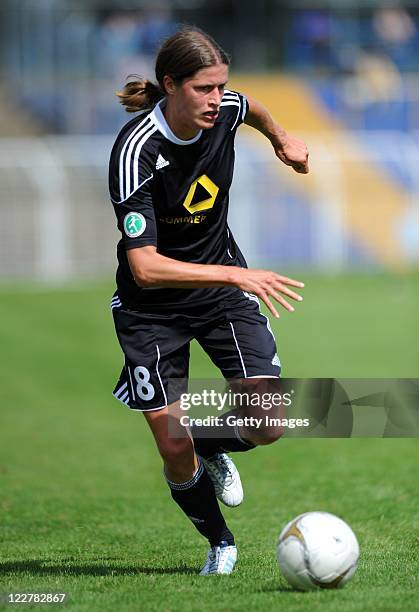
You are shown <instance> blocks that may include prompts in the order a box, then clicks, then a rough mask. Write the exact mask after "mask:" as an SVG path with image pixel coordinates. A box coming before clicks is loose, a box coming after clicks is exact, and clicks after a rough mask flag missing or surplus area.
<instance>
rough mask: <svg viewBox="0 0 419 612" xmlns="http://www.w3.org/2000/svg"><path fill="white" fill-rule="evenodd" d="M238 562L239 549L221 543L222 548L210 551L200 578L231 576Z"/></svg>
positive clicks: (217, 547) (213, 548) (215, 547)
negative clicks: (215, 575) (218, 575)
mask: <svg viewBox="0 0 419 612" xmlns="http://www.w3.org/2000/svg"><path fill="white" fill-rule="evenodd" d="M236 561H237V547H236V546H231V545H229V544H227V542H221V545H220V546H213V547H212V548H210V549H209V551H208V555H207V560H206V561H205V565H204V567H203V568H202V570H201V571H200V572H199V575H200V576H211V575H214V574H225V575H226V574H231V572H232V571H233V569H234V566H235V565H236Z"/></svg>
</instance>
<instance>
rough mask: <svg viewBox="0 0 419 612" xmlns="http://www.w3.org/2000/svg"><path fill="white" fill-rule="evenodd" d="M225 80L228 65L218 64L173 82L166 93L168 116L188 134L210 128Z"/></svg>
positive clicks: (213, 121)
mask: <svg viewBox="0 0 419 612" xmlns="http://www.w3.org/2000/svg"><path fill="white" fill-rule="evenodd" d="M227 80H228V66H226V65H225V64H218V65H216V66H210V67H209V68H202V69H201V70H198V72H196V73H195V74H194V75H193V76H192V77H189V78H187V79H184V80H183V81H182V83H181V84H179V85H174V87H173V89H172V91H173V93H172V94H171V95H169V96H168V97H169V100H168V102H169V104H170V106H171V110H172V112H173V115H172V118H173V119H174V120H175V121H176V123H177V125H178V127H179V128H180V129H181V130H182V131H183V133H184V134H186V133H187V132H188V133H189V137H192V136H193V135H195V134H196V133H197V132H198V130H200V129H203V130H206V129H209V128H212V127H213V125H214V123H215V120H216V119H217V117H218V113H219V109H220V104H221V98H222V97H223V93H224V87H225V85H226V83H227Z"/></svg>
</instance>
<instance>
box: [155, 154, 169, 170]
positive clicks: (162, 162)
mask: <svg viewBox="0 0 419 612" xmlns="http://www.w3.org/2000/svg"><path fill="white" fill-rule="evenodd" d="M169 164H170V162H168V161H167V159H164V157H163V156H162V155H160V153H159V156H158V158H157V161H156V170H161V169H162V168H164V167H165V166H168V165H169Z"/></svg>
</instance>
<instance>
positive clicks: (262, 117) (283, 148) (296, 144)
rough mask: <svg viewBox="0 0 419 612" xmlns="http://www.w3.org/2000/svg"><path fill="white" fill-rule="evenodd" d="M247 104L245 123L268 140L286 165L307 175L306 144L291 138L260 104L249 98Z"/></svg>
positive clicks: (293, 137)
mask: <svg viewBox="0 0 419 612" xmlns="http://www.w3.org/2000/svg"><path fill="white" fill-rule="evenodd" d="M246 97H247V96H246ZM247 103H248V112H247V115H246V118H245V120H244V122H245V123H246V124H247V125H250V126H251V127H253V128H255V129H256V130H258V131H259V132H261V133H262V134H263V135H264V136H266V138H268V140H269V141H270V142H271V144H272V146H273V149H274V151H275V155H276V156H277V157H279V159H280V160H281V161H282V162H284V164H287V166H291V167H292V168H294V170H295V171H296V172H300V173H301V174H307V172H308V150H307V147H306V145H305V143H304V142H303V141H302V140H300V139H299V138H296V137H295V136H291V134H288V133H287V132H286V131H285V130H284V129H283V128H282V127H281V126H280V125H278V124H277V123H276V121H274V119H273V118H272V116H271V114H270V113H269V111H268V110H267V109H266V108H265V107H264V106H263V105H262V104H260V102H258V101H257V100H254V99H252V98H248V97H247Z"/></svg>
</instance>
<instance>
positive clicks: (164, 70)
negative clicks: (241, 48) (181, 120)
mask: <svg viewBox="0 0 419 612" xmlns="http://www.w3.org/2000/svg"><path fill="white" fill-rule="evenodd" d="M229 63H230V58H229V56H228V54H227V53H226V52H225V51H224V50H223V49H222V48H221V47H220V45H219V44H218V43H217V42H216V41H215V40H214V39H213V38H212V37H211V36H210V35H209V34H206V32H203V31H202V30H200V29H199V28H196V27H194V26H184V27H182V28H181V29H180V30H178V31H177V32H175V34H173V35H172V36H170V37H169V38H168V39H167V40H165V41H164V42H163V44H162V46H161V47H160V50H159V52H158V54H157V59H156V68H155V70H156V79H157V83H158V84H157V83H153V82H152V81H148V80H147V79H142V78H141V77H138V76H136V75H131V76H134V77H135V78H136V79H138V80H135V81H130V82H129V83H127V84H126V85H125V87H124V88H123V90H122V91H118V92H117V94H116V95H117V96H118V98H119V101H120V102H121V104H123V106H125V110H126V111H127V112H128V113H136V112H137V111H140V110H143V109H146V108H152V107H153V106H155V105H156V104H157V102H158V101H159V100H161V98H164V96H165V95H166V92H165V89H164V83H163V79H164V77H165V75H169V76H171V77H172V79H173V80H174V81H175V83H177V84H179V83H182V81H183V79H185V78H188V77H191V76H193V75H194V74H195V73H196V72H198V70H201V69H202V68H209V67H210V66H216V65H217V64H225V65H226V66H228V65H229Z"/></svg>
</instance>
